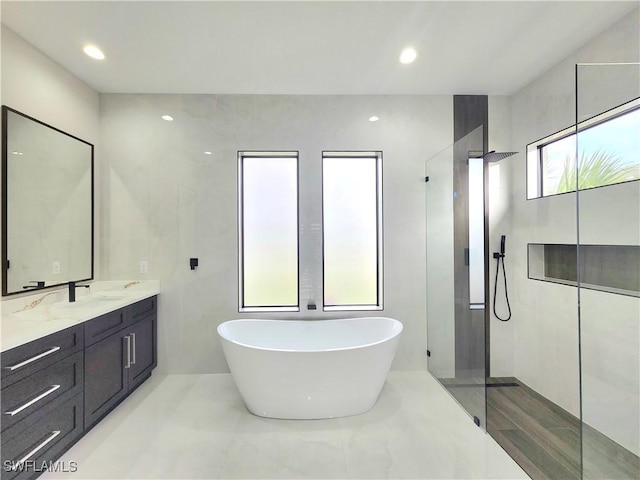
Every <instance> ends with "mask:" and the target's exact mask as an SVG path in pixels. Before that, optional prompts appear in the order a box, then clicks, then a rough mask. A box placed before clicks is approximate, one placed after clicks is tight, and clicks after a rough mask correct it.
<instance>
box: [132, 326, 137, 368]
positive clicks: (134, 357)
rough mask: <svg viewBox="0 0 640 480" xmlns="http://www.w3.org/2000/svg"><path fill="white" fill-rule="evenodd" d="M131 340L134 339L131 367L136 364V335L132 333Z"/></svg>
mask: <svg viewBox="0 0 640 480" xmlns="http://www.w3.org/2000/svg"><path fill="white" fill-rule="evenodd" d="M131 338H132V339H133V346H132V347H131V352H132V353H131V365H135V364H136V334H135V333H132V334H131Z"/></svg>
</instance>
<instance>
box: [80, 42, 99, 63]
mask: <svg viewBox="0 0 640 480" xmlns="http://www.w3.org/2000/svg"><path fill="white" fill-rule="evenodd" d="M83 50H84V53H86V54H87V55H89V56H90V57H91V58H95V59H96V60H104V53H102V50H100V49H99V48H98V47H96V46H95V45H87V46H86V47H84V48H83Z"/></svg>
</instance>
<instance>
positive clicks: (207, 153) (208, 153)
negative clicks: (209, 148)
mask: <svg viewBox="0 0 640 480" xmlns="http://www.w3.org/2000/svg"><path fill="white" fill-rule="evenodd" d="M204 154H205V155H213V153H211V152H204Z"/></svg>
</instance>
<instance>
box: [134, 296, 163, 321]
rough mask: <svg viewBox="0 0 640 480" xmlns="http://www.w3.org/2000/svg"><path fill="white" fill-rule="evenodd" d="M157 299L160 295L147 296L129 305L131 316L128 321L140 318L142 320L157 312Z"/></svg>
mask: <svg viewBox="0 0 640 480" xmlns="http://www.w3.org/2000/svg"><path fill="white" fill-rule="evenodd" d="M157 299H158V297H150V298H145V299H144V300H140V301H139V302H136V303H134V304H133V305H129V307H127V308H128V316H129V321H128V322H127V323H128V324H132V323H135V322H137V321H138V320H142V319H143V318H145V317H148V316H149V315H152V314H154V313H156V312H157V311H158V301H157Z"/></svg>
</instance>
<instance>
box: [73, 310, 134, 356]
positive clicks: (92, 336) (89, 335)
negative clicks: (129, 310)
mask: <svg viewBox="0 0 640 480" xmlns="http://www.w3.org/2000/svg"><path fill="white" fill-rule="evenodd" d="M125 313H126V307H125V308H120V309H119V310H116V311H114V312H109V313H106V314H104V315H100V316H99V317H96V318H94V319H92V320H89V321H87V322H85V324H84V343H85V346H87V347H88V346H89V345H93V344H94V343H96V342H99V341H100V340H102V339H103V338H107V337H108V336H109V335H112V334H114V333H116V332H118V331H120V330H122V329H123V328H124V327H126V326H127V325H128V324H129V323H130V322H129V321H128V319H127V315H125Z"/></svg>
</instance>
